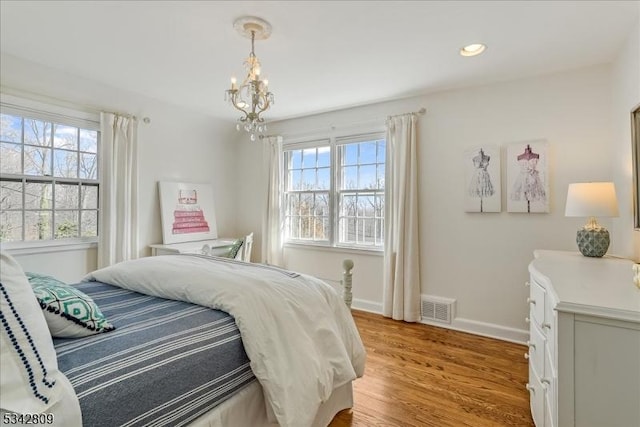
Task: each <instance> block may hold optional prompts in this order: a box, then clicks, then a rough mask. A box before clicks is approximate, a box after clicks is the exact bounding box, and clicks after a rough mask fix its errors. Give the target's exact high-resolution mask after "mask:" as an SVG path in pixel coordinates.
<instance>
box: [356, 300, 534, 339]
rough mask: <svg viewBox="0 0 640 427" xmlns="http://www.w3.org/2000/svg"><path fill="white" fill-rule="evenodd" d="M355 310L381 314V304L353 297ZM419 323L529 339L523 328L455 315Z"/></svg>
mask: <svg viewBox="0 0 640 427" xmlns="http://www.w3.org/2000/svg"><path fill="white" fill-rule="evenodd" d="M351 308H353V309H355V310H361V311H367V312H369V313H375V314H382V304H381V303H379V302H375V301H368V300H363V299H359V298H355V299H354V300H353V303H352V304H351ZM420 323H423V324H425V325H431V326H437V327H440V328H445V329H452V330H454V331H460V332H468V333H470V334H474V335H479V336H482V337H488V338H495V339H498V340H502V341H508V342H513V343H516V344H525V343H526V342H527V340H529V331H527V330H525V329H515V328H509V327H507V326H501V325H496V324H495V323H485V322H479V321H477V320H471V319H464V318H460V317H456V318H455V319H453V322H451V324H448V323H441V322H434V321H431V320H427V319H424V318H423V319H422V320H421V321H420Z"/></svg>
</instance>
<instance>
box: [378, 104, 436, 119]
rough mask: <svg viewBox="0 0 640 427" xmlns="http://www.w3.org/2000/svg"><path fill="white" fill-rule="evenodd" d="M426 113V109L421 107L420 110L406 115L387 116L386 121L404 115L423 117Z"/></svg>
mask: <svg viewBox="0 0 640 427" xmlns="http://www.w3.org/2000/svg"><path fill="white" fill-rule="evenodd" d="M426 113H427V109H426V108H424V107H422V108H421V109H419V110H418V111H409V112H408V113H404V114H395V115H393V116H387V120H389V119H393V118H394V117H400V116H404V115H405V114H415V115H417V116H423V115H425V114H426Z"/></svg>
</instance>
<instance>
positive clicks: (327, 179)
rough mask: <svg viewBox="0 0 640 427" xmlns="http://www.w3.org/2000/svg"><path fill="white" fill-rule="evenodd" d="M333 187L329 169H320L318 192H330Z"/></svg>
mask: <svg viewBox="0 0 640 427" xmlns="http://www.w3.org/2000/svg"><path fill="white" fill-rule="evenodd" d="M330 186H331V170H330V169H329V168H321V169H318V184H317V185H316V189H317V190H328V189H329V187H330Z"/></svg>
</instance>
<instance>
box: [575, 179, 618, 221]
mask: <svg viewBox="0 0 640 427" xmlns="http://www.w3.org/2000/svg"><path fill="white" fill-rule="evenodd" d="M564 215H565V216H584V217H591V216H593V217H616V216H618V199H617V198H616V187H615V185H614V184H613V182H579V183H575V184H569V190H568V191H567V205H566V208H565V212H564Z"/></svg>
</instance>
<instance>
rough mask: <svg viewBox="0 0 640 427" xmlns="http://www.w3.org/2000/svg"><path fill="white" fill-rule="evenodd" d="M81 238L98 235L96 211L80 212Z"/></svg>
mask: <svg viewBox="0 0 640 427" xmlns="http://www.w3.org/2000/svg"><path fill="white" fill-rule="evenodd" d="M80 220H81V225H82V227H81V234H82V236H81V237H94V236H97V235H98V211H80Z"/></svg>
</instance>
